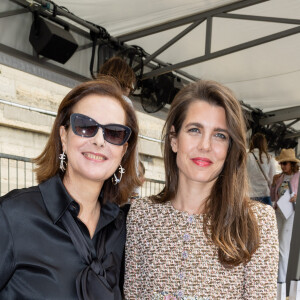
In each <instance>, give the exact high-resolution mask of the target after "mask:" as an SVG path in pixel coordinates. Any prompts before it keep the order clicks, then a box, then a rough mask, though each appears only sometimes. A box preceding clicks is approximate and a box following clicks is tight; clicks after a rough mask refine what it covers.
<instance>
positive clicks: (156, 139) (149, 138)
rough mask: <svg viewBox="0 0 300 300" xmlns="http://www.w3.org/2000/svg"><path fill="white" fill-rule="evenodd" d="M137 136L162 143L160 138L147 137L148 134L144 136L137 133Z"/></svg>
mask: <svg viewBox="0 0 300 300" xmlns="http://www.w3.org/2000/svg"><path fill="white" fill-rule="evenodd" d="M139 137H140V138H141V139H144V140H148V141H151V142H157V143H163V141H162V140H159V139H155V138H151V137H148V136H145V135H141V134H139Z"/></svg>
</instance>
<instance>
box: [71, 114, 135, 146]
mask: <svg viewBox="0 0 300 300" xmlns="http://www.w3.org/2000/svg"><path fill="white" fill-rule="evenodd" d="M70 122H71V127H72V130H73V132H74V133H75V134H76V135H79V136H81V137H86V138H90V137H93V136H95V135H96V134H97V132H98V129H99V128H101V129H102V132H103V138H104V140H105V141H107V142H109V143H110V144H113V145H118V146H122V145H124V144H125V143H126V142H127V141H128V140H129V137H130V135H131V129H130V128H129V127H127V126H124V125H121V124H107V125H101V124H99V123H98V122H96V121H95V120H93V119H92V118H90V117H88V116H85V115H82V114H71V116H70Z"/></svg>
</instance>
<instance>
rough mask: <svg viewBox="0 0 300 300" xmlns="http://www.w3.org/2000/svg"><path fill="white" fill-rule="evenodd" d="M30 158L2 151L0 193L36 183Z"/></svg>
mask: <svg viewBox="0 0 300 300" xmlns="http://www.w3.org/2000/svg"><path fill="white" fill-rule="evenodd" d="M33 168H34V165H33V163H32V162H31V159H30V158H26V157H22V156H16V155H10V154H3V153H0V195H1V196H3V195H5V194H6V193H8V192H9V191H11V190H13V189H20V188H24V187H29V186H32V185H35V184H36V181H35V176H34V172H33Z"/></svg>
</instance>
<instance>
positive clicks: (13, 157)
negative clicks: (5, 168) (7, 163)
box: [0, 153, 32, 162]
mask: <svg viewBox="0 0 300 300" xmlns="http://www.w3.org/2000/svg"><path fill="white" fill-rule="evenodd" d="M0 158H7V159H13V160H18V161H25V162H32V161H31V158H27V157H23V156H17V155H11V154H5V153H0Z"/></svg>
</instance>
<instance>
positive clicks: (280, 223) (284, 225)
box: [271, 149, 300, 283]
mask: <svg viewBox="0 0 300 300" xmlns="http://www.w3.org/2000/svg"><path fill="white" fill-rule="evenodd" d="M276 160H277V161H278V162H279V164H280V167H281V170H282V173H280V174H276V175H275V176H274V178H273V184H272V188H271V199H272V201H273V202H274V208H275V210H276V218H277V227H278V237H279V266H278V282H279V283H284V282H286V272H287V266H288V259H289V253H290V243H291V237H292V229H293V223H294V216H295V212H293V213H292V214H291V216H289V218H288V219H286V218H285V217H284V215H283V214H282V212H281V210H280V209H279V208H278V206H277V201H278V200H279V198H280V197H281V196H282V195H284V193H285V192H286V191H287V190H289V193H290V194H292V195H293V196H291V199H290V202H292V203H294V204H295V202H296V198H297V191H298V184H299V176H300V172H299V165H298V163H299V162H300V160H299V159H297V158H296V155H295V151H294V149H282V150H281V152H280V155H279V156H278V157H276Z"/></svg>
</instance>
